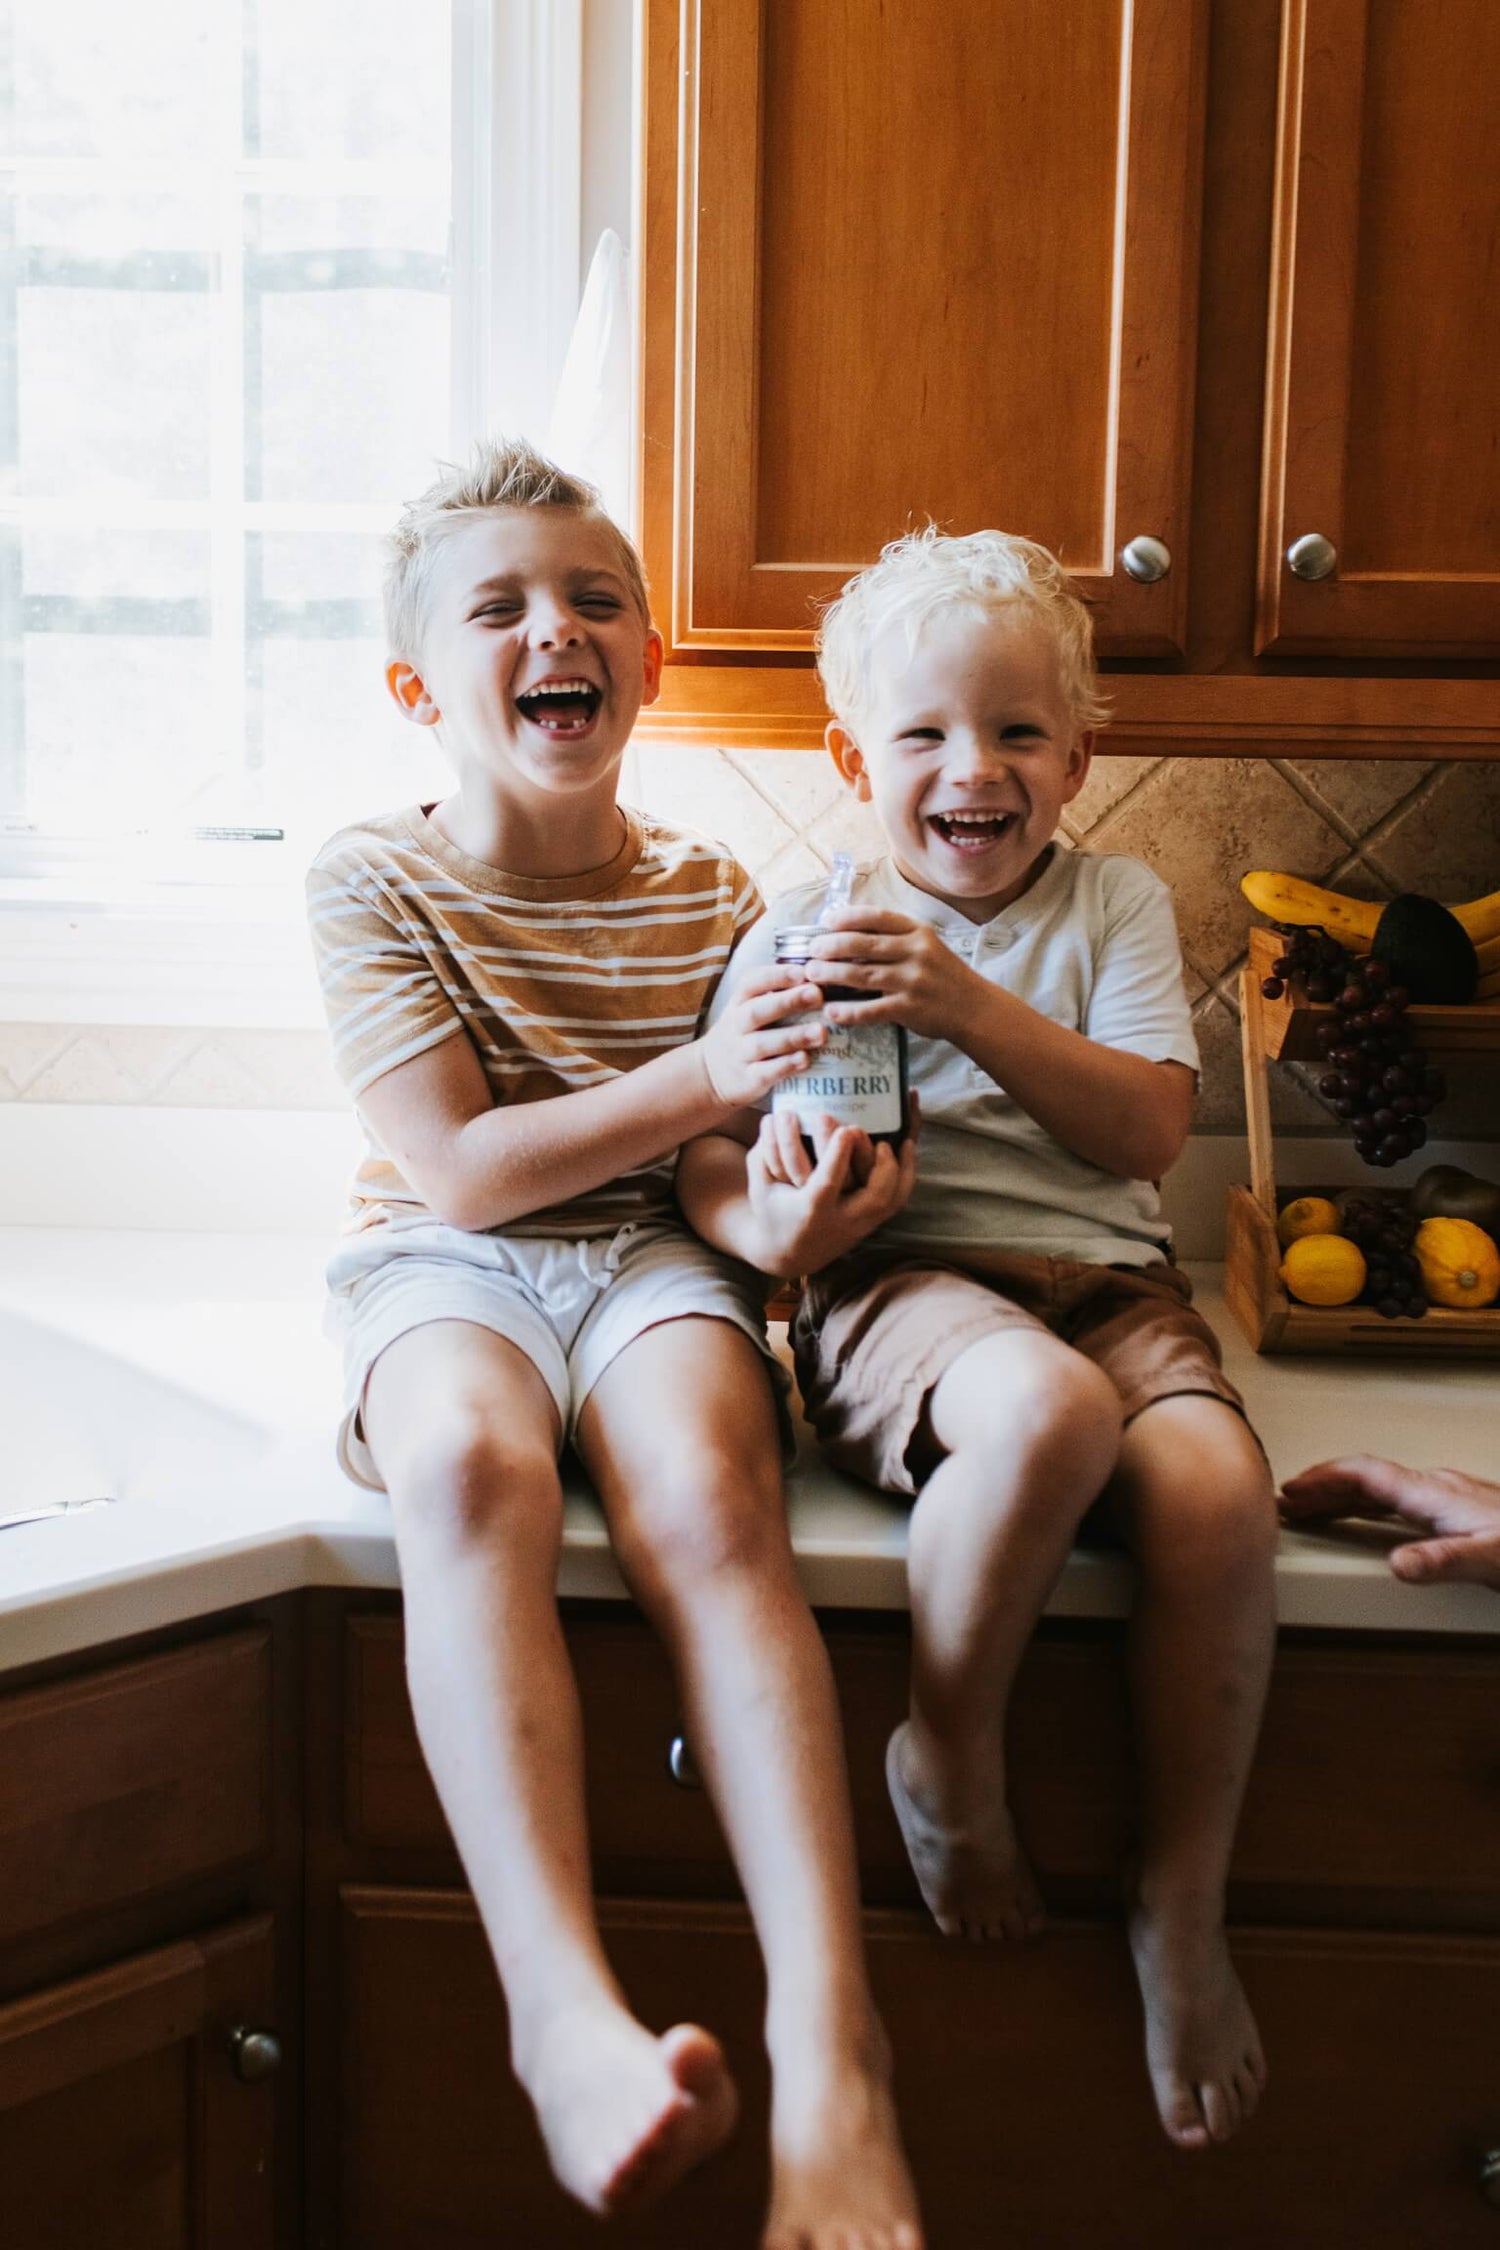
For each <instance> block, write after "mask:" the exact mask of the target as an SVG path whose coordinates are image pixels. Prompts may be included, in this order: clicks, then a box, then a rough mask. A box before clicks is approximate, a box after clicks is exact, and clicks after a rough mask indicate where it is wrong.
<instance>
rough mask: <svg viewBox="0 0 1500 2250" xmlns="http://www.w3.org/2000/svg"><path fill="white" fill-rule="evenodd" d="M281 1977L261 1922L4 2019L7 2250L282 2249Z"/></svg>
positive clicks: (1, 2218) (33, 2001)
mask: <svg viewBox="0 0 1500 2250" xmlns="http://www.w3.org/2000/svg"><path fill="white" fill-rule="evenodd" d="M272 1971H273V1948H272V1926H271V1921H270V1917H269V1916H265V1915H261V1916H255V1917H253V1918H250V1919H248V1920H246V1921H243V1922H236V1923H233V1924H231V1925H229V1926H227V1927H225V1928H223V1929H220V1930H215V1931H211V1932H209V1933H207V1934H206V1935H203V1936H200V1937H198V1938H193V1939H188V1940H184V1941H183V1942H182V1943H180V1944H176V1945H168V1946H163V1947H161V1948H159V1949H158V1950H157V1951H155V1952H152V1953H142V1954H138V1955H136V1956H134V1957H133V1958H131V1959H129V1960H126V1961H121V1962H118V1963H116V1964H114V1965H113V1966H111V1967H110V1968H107V1969H101V1970H98V1971H96V1972H95V1973H94V1974H92V1975H90V1976H85V1977H78V1978H75V1979H74V1980H72V1981H71V1982H70V1983H67V1984H61V1985H55V1986H53V1987H51V1988H50V1989H49V1990H47V1991H44V1992H38V1993H33V1994H30V1995H28V1996H27V1997H26V1998H24V1999H20V2000H14V2001H11V2002H10V2003H8V2004H7V2005H6V2006H5V2007H3V2008H0V2241H3V2242H4V2244H5V2245H6V2250H272V2246H273V2244H274V2241H275V2213H274V2196H275V2189H276V2179H275V2167H274V2161H273V2158H274V2120H275V2088H274V2084H273V2082H272V2081H273V2074H274V2069H275V2066H276V2064H277V2062H278V2060H279V2042H276V2041H275V2039H274V2033H273V2032H272V2028H271V2026H270V2023H269V2011H270V2008H271V2001H272V1991H273V1983H272ZM252 2033H256V2034H259V2035H260V2040H261V2044H260V2045H258V2046H257V2045H254V2044H249V2045H247V2044H246V2039H247V2036H248V2035H249V2034H252ZM237 2035H239V2036H238V2037H237ZM268 2035H269V2036H270V2037H271V2041H272V2043H271V2044H270V2045H267V2044H266V2043H265V2041H266V2039H267V2037H268ZM243 2074H248V2075H243Z"/></svg>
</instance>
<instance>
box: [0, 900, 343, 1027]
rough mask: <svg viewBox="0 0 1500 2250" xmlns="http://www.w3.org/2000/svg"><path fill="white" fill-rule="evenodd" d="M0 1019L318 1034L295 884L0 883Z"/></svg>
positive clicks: (317, 1007) (317, 1006)
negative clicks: (103, 885)
mask: <svg viewBox="0 0 1500 2250" xmlns="http://www.w3.org/2000/svg"><path fill="white" fill-rule="evenodd" d="M0 1021H3V1022H7V1023H94V1024H159V1025H163V1026H173V1027H180V1026H185V1025H200V1024H201V1025H212V1026H222V1027H225V1028H235V1029H240V1030H264V1031H290V1030H307V1029H311V1028H314V1027H320V1026H321V1025H322V1022H323V1010H322V1004H321V1001H320V999H319V995H318V985H317V978H316V975H315V973H314V970H313V964H312V955H311V951H310V948H309V946H308V942H307V931H306V925H305V923H304V920H303V911H302V899H301V892H300V887H299V888H298V889H295V890H294V889H292V888H291V887H290V886H286V885H281V884H275V885H264V886H256V887H249V886H247V887H245V888H241V889H217V890H216V889H210V888H208V887H207V886H203V885H197V884H194V885H182V886H169V885H167V884H164V883H161V882H151V881H132V880H121V881H118V882H117V883H114V884H112V885H111V887H110V888H109V889H108V890H107V891H106V890H101V889H100V888H99V887H98V886H97V885H96V884H95V883H93V882H92V880H91V881H90V882H89V883H88V884H87V885H85V884H84V883H82V882H80V881H79V880H77V879H76V878H74V877H71V876H69V875H68V874H65V873H59V874H54V875H48V876H35V877H12V878H9V879H6V880H3V881H0Z"/></svg>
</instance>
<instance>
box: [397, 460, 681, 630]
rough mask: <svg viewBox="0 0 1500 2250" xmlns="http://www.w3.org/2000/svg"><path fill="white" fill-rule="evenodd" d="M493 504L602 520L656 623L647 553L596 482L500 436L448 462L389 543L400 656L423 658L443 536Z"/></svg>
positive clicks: (646, 614) (406, 511)
mask: <svg viewBox="0 0 1500 2250" xmlns="http://www.w3.org/2000/svg"><path fill="white" fill-rule="evenodd" d="M494 508H571V509H573V510H574V511H575V513H577V514H578V515H580V516H587V517H589V518H591V519H592V520H593V521H594V522H595V523H600V524H603V525H604V526H605V527H606V529H607V530H609V531H610V532H611V533H612V534H613V537H614V542H615V545H616V548H617V551H618V556H619V564H620V571H621V575H622V576H623V578H624V579H625V582H626V584H627V585H628V586H629V588H630V592H631V595H632V597H633V598H634V600H635V602H636V604H637V606H638V607H639V609H640V613H641V619H642V622H643V623H644V624H647V625H649V624H650V622H651V597H650V595H649V594H648V593H647V591H646V573H645V571H644V570H643V569H642V567H641V558H640V556H639V555H638V554H637V553H636V551H635V548H634V546H633V545H632V543H631V541H630V540H629V539H627V538H626V536H625V534H624V532H623V531H622V530H621V529H620V527H619V525H618V524H617V523H616V522H615V520H614V518H613V516H611V515H610V514H609V512H608V510H607V509H606V508H605V506H604V503H603V501H602V500H601V499H600V497H599V494H598V492H597V491H596V490H595V488H594V487H593V485H591V484H588V483H586V482H585V480H584V479H583V478H582V477H575V476H570V475H569V474H568V472H567V471H566V470H565V469H559V468H558V467H557V466H556V464H555V463H554V462H551V461H549V460H547V458H546V457H545V455H543V454H541V453H538V451H537V450H536V447H535V446H534V445H530V444H528V443H527V441H526V439H525V438H493V439H489V440H487V441H485V442H483V443H481V444H479V445H476V446H475V448H474V451H473V453H472V454H471V455H470V456H469V459H468V460H467V461H466V462H464V463H463V464H462V465H459V464H456V463H453V462H444V463H443V465H442V472H441V474H440V475H439V477H438V478H437V481H436V482H435V483H434V484H430V485H429V486H428V487H427V490H426V491H425V492H423V493H419V494H418V496H417V498H416V499H415V500H409V501H408V502H407V504H406V506H405V507H404V508H403V509H402V511H401V518H400V521H399V522H398V523H397V525H396V528H395V530H394V531H393V532H392V533H391V534H390V537H389V539H388V540H387V542H386V568H385V586H384V594H385V632H386V642H387V646H388V648H389V652H390V654H391V655H392V656H393V657H397V658H400V659H402V660H403V661H405V662H407V663H415V662H416V661H417V659H418V654H419V651H420V648H421V642H422V626H423V623H424V621H425V611H426V602H427V595H428V592H429V589H430V582H431V576H432V558H433V553H434V550H435V549H436V547H437V546H438V545H439V544H440V543H441V541H442V539H443V537H444V535H445V534H446V533H447V532H450V531H452V530H454V529H456V527H457V526H458V525H459V524H460V523H462V522H463V521H464V520H465V519H466V518H467V517H469V516H474V515H481V514H484V513H485V512H487V511H488V510H490V509H494Z"/></svg>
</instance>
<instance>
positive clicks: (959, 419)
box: [645, 0, 1207, 655]
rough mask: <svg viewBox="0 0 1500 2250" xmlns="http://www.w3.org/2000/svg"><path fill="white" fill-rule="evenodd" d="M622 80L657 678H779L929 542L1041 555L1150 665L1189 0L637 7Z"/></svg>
mask: <svg viewBox="0 0 1500 2250" xmlns="http://www.w3.org/2000/svg"><path fill="white" fill-rule="evenodd" d="M648 55H649V73H650V93H649V96H648V105H649V106H648V133H649V137H650V150H649V156H648V164H647V189H646V192H647V196H648V199H649V212H648V267H647V283H646V286H647V292H648V295H647V310H646V339H647V374H646V400H645V414H646V429H647V437H646V494H645V503H646V544H647V560H648V565H649V567H650V569H651V573H652V577H653V581H654V583H655V585H656V587H657V589H658V601H659V605H660V606H662V607H663V608H666V607H667V606H668V605H667V603H666V601H665V599H664V597H665V596H666V594H667V590H668V589H669V588H670V604H669V608H670V643H671V648H672V652H673V653H674V654H675V655H681V654H683V653H684V652H688V651H723V650H731V649H733V650H760V651H766V650H806V649H807V648H809V647H810V645H811V627H812V621H813V614H814V607H815V605H816V604H817V603H819V602H822V601H824V600H826V599H827V598H828V597H829V596H831V595H832V594H833V593H835V592H836V591H837V589H838V587H839V585H840V584H841V583H842V581H843V580H844V579H845V578H847V577H848V576H849V575H850V573H851V572H852V571H854V570H856V569H857V568H859V566H860V565H861V564H862V563H865V562H868V561H870V560H872V559H873V557H874V556H875V554H876V553H877V552H878V551H879V549H880V547H881V546H882V545H883V544H884V542H885V541H886V540H887V539H889V538H891V537H893V536H894V535H895V534H896V533H897V532H898V531H900V530H902V529H903V528H905V527H906V525H907V524H908V523H909V522H911V521H913V520H916V521H920V520H922V519H923V518H924V517H925V516H926V515H928V514H930V515H932V516H933V517H935V518H936V519H937V520H938V521H940V522H942V523H943V524H945V525H946V526H947V527H949V528H950V529H952V530H955V531H967V530H972V529H975V528H977V527H979V526H982V525H985V524H993V523H1003V524H1007V525H1012V526H1016V527H1024V528H1025V530H1026V531H1027V532H1028V533H1030V534H1031V535H1032V536H1034V537H1036V538H1038V539H1041V540H1044V541H1045V542H1046V543H1047V544H1048V545H1049V546H1051V547H1052V548H1054V549H1055V550H1056V552H1057V553H1058V554H1060V555H1061V556H1062V557H1063V559H1064V560H1065V561H1066V563H1067V565H1068V567H1069V569H1070V570H1071V571H1072V572H1073V573H1074V575H1075V577H1076V578H1077V580H1078V583H1079V585H1080V586H1081V587H1082V589H1083V590H1084V592H1085V593H1086V594H1087V595H1088V597H1089V598H1090V599H1091V600H1093V601H1095V602H1097V603H1099V604H1100V605H1101V606H1100V611H1099V628H1100V635H1101V641H1102V645H1103V647H1104V648H1105V649H1106V650H1108V651H1109V652H1110V653H1112V654H1116V655H1142V654H1157V655H1161V654H1171V653H1174V652H1177V651H1179V650H1180V648H1181V646H1182V632H1183V625H1184V618H1185V606H1184V605H1185V586H1186V559H1187V558H1186V543H1187V530H1188V521H1187V519H1188V502H1189V479H1190V474H1191V462H1192V393H1193V361H1194V342H1195V318H1194V313H1195V303H1196V293H1197V272H1198V214H1199V169H1200V160H1201V142H1202V120H1203V89H1204V72H1205V65H1206V56H1207V5H1206V0H1134V4H1133V5H1131V4H1127V0H1081V4H1080V0H1066V4H1063V5H1059V0H1012V4H1010V5H1008V6H1006V7H1005V8H1000V9H997V8H995V7H994V6H993V5H992V0H949V4H948V5H946V6H945V7H944V8H942V9H941V10H937V11H926V12H925V13H923V14H922V16H921V19H920V24H918V23H917V21H916V19H914V17H913V16H912V14H911V12H910V11H908V10H905V9H900V8H870V7H867V6H864V5H850V4H849V0H715V4H714V5H713V6H712V7H710V6H707V5H704V4H702V0H686V4H684V5H680V4H679V0H651V5H650V8H649V10H648ZM679 88H680V89H681V95H682V99H681V103H680V105H679V100H678V93H679ZM1139 534H1148V535H1150V536H1151V537H1153V538H1155V539H1158V540H1160V541H1162V542H1164V544H1165V546H1166V548H1167V549H1168V551H1169V552H1170V554H1171V556H1172V558H1173V568H1172V570H1171V571H1170V572H1169V573H1168V574H1167V575H1166V576H1164V577H1162V578H1161V579H1159V580H1158V581H1157V582H1156V583H1153V584H1146V583H1139V582H1137V581H1136V580H1134V579H1132V578H1131V577H1130V576H1129V575H1127V573H1126V571H1125V570H1124V568H1123V566H1122V563H1121V552H1122V550H1123V549H1124V547H1125V545H1126V544H1127V542H1129V541H1130V540H1131V539H1133V538H1135V537H1136V536H1137V535H1139Z"/></svg>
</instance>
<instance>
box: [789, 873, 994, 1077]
mask: <svg viewBox="0 0 1500 2250" xmlns="http://www.w3.org/2000/svg"><path fill="white" fill-rule="evenodd" d="M808 966H809V969H810V970H811V971H812V973H813V974H815V975H816V976H818V977H819V978H821V979H822V981H823V982H824V983H825V984H829V985H846V986H848V987H849V988H850V989H851V990H852V991H853V992H856V993H859V994H861V995H868V997H861V998H858V999H847V1000H838V1001H830V1002H829V1003H828V1009H827V1014H828V1020H829V1022H830V1023H847V1024H856V1023H899V1024H903V1025H904V1026H905V1028H906V1029H907V1030H908V1031H915V1032H919V1033H920V1034H921V1035H922V1037H923V1038H926V1039H945V1040H947V1041H948V1043H949V1044H950V1045H951V1046H962V1044H963V1038H962V1033H963V1028H964V1026H965V1024H966V1023H969V1022H970V1021H972V1018H973V1014H974V1009H975V1006H976V1003H982V1002H983V1001H984V1000H985V999H986V998H988V997H989V995H990V993H991V990H992V987H991V986H989V985H988V984H987V983H986V982H985V979H984V978H983V977H981V976H980V975H979V974H978V972H977V971H976V970H974V969H971V968H970V967H969V965H968V963H967V962H966V961H962V960H960V958H959V956H958V955H957V954H956V953H955V952H954V951H953V949H952V947H951V946H949V945H945V944H944V942H943V940H942V938H941V937H939V935H938V933H937V931H936V930H935V929H933V928H932V926H931V924H930V923H927V922H916V921H913V920H912V918H911V917H910V916H909V915H906V914H895V913H891V912H889V911H886V910H882V909H879V908H874V907H864V906H846V907H843V908H841V909H840V910H839V911H838V912H837V913H836V914H834V915H833V916H832V917H831V918H830V921H829V925H828V928H827V929H826V930H824V931H823V932H822V933H821V934H820V935H819V936H818V937H817V938H815V939H814V940H813V941H812V948H811V955H810V958H809V962H808Z"/></svg>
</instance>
